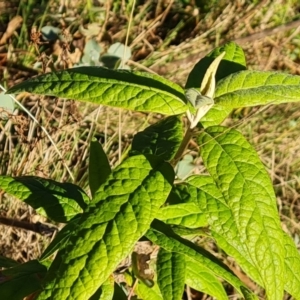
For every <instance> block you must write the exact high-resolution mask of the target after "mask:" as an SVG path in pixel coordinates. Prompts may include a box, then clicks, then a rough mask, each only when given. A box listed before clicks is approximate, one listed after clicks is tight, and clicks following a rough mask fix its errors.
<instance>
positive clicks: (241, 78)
mask: <svg viewBox="0 0 300 300" xmlns="http://www.w3.org/2000/svg"><path fill="white" fill-rule="evenodd" d="M299 87H300V76H296V75H289V74H286V73H279V72H262V71H242V72H238V73H234V74H231V75H230V76H228V77H226V78H224V79H223V80H222V81H220V82H219V83H218V86H217V89H216V93H215V103H216V104H217V105H221V106H224V107H230V108H231V109H233V108H238V107H246V106H256V105H266V104H280V103H287V102H296V101H300V88H299Z"/></svg>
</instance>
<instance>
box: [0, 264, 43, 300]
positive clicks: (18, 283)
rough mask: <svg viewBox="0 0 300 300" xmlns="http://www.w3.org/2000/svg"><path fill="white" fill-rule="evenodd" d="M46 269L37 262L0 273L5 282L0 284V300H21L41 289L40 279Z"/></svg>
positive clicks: (20, 265)
mask: <svg viewBox="0 0 300 300" xmlns="http://www.w3.org/2000/svg"><path fill="white" fill-rule="evenodd" d="M46 272H47V269H46V267H45V266H43V265H42V264H40V263H39V262H38V261H37V260H31V261H29V262H27V263H24V264H19V265H17V266H15V267H13V268H10V269H6V270H3V271H1V273H2V275H4V276H5V277H6V280H5V281H3V282H1V283H0V295H1V299H13V300H23V298H24V297H26V296H28V295H30V294H32V293H34V292H36V291H38V290H40V289H41V278H42V277H43V276H44V275H45V274H46Z"/></svg>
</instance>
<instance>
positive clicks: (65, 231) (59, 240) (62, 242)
mask: <svg viewBox="0 0 300 300" xmlns="http://www.w3.org/2000/svg"><path fill="white" fill-rule="evenodd" d="M79 220H80V218H79V217H76V218H74V219H72V220H71V221H69V222H68V224H67V225H66V226H65V227H63V228H62V229H61V230H60V231H59V232H58V234H57V235H56V236H55V238H54V239H53V240H52V241H51V243H50V244H49V245H48V247H47V248H46V249H45V251H44V252H43V253H42V255H41V257H40V259H39V260H40V261H43V260H45V259H47V258H48V257H49V256H51V255H52V254H54V253H55V252H56V251H57V250H59V249H62V248H64V247H65V246H66V244H67V242H68V240H69V238H70V236H71V235H72V233H73V231H74V229H75V228H76V226H78V222H79Z"/></svg>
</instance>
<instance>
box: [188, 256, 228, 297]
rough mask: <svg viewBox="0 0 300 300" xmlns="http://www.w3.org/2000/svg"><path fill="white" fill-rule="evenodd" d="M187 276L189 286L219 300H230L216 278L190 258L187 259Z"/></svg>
mask: <svg viewBox="0 0 300 300" xmlns="http://www.w3.org/2000/svg"><path fill="white" fill-rule="evenodd" d="M185 274H186V275H185V277H186V278H185V283H186V284H187V285H188V286H190V287H192V288H193V289H195V290H197V291H200V292H203V293H204V294H208V295H210V296H212V297H215V298H217V299H218V300H223V299H224V300H228V298H227V295H226V292H225V290H224V287H223V286H222V284H221V283H220V281H219V280H218V279H217V278H216V276H215V275H214V274H213V273H212V272H210V271H209V270H207V269H206V268H203V267H202V266H200V265H198V264H195V262H194V261H193V260H191V259H189V258H186V272H185Z"/></svg>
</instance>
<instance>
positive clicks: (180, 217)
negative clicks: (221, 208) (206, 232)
mask: <svg viewBox="0 0 300 300" xmlns="http://www.w3.org/2000/svg"><path fill="white" fill-rule="evenodd" d="M156 218H157V219H159V220H161V221H164V222H165V223H167V224H174V225H181V226H185V227H188V228H199V227H204V226H206V225H207V217H206V215H205V214H204V213H203V211H201V209H200V207H199V205H197V203H180V204H174V205H168V206H165V207H162V208H161V209H160V210H159V213H158V215H157V216H156Z"/></svg>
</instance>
